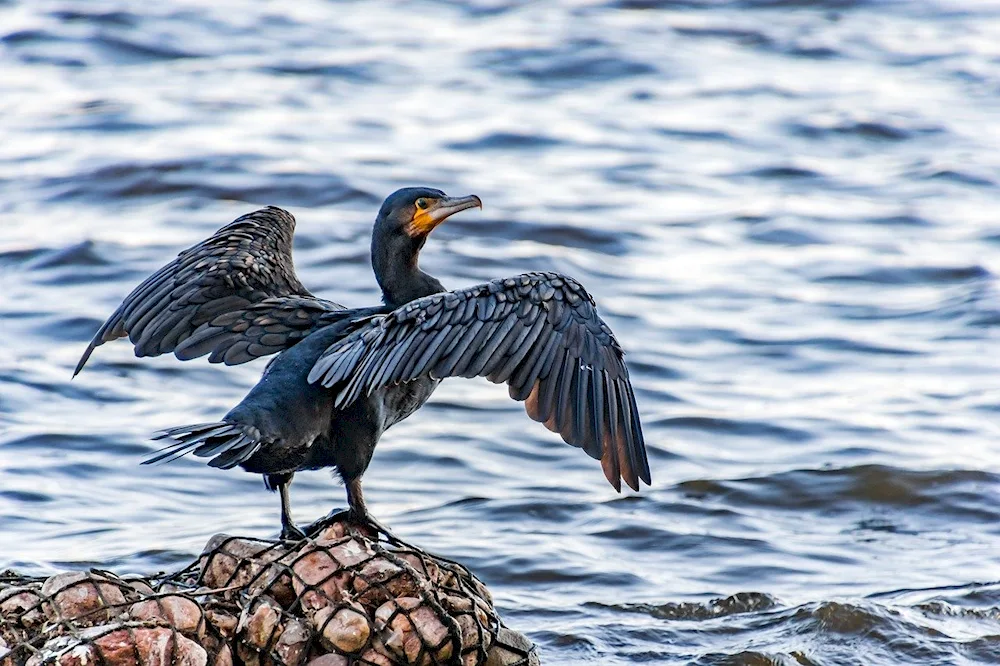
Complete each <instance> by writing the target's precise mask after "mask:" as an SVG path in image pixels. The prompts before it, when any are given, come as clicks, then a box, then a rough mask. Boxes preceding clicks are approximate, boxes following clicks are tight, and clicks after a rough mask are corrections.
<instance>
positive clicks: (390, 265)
mask: <svg viewBox="0 0 1000 666" xmlns="http://www.w3.org/2000/svg"><path fill="white" fill-rule="evenodd" d="M476 207H478V208H482V207H483V202H482V201H480V200H479V197H477V196H476V195H475V194H470V195H469V196H467V197H449V196H448V195H447V194H445V193H444V192H442V191H441V190H433V189H431V188H429V187H404V188H403V189H401V190H396V191H395V192H393V193H392V194H390V195H389V197H388V198H387V199H386V200H385V201H384V202H383V203H382V208H381V209H380V210H379V212H378V218H376V220H375V230H374V233H372V268H373V269H374V270H375V279H377V280H378V283H379V286H380V287H382V299H383V300H384V301H385V302H386V304H388V305H394V306H399V305H401V304H403V303H408V302H409V301H411V300H413V299H414V298H420V297H421V296H427V295H429V294H434V293H437V292H439V291H443V290H444V287H443V286H441V283H440V282H438V281H437V280H436V279H434V278H433V277H431V276H430V275H427V274H426V273H424V272H423V271H421V270H420V269H419V268H418V267H417V257H418V255H419V254H420V249H421V248H422V247H423V246H424V242H426V241H427V236H428V235H429V234H430V233H431V231H432V230H433V229H434V227H436V226H437V225H439V224H441V223H442V222H444V221H445V220H446V219H448V218H449V217H451V216H452V215H454V214H455V213H458V212H459V211H463V210H466V209H469V208H476Z"/></svg>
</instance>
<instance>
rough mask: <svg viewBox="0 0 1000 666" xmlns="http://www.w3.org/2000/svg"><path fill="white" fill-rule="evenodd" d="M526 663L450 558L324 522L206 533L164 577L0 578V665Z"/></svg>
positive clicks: (522, 647) (479, 591)
mask: <svg viewBox="0 0 1000 666" xmlns="http://www.w3.org/2000/svg"><path fill="white" fill-rule="evenodd" d="M355 664H357V665H369V666H445V665H456V666H528V665H529V664H538V658H537V656H536V655H535V651H534V646H533V645H532V644H531V642H530V641H529V640H528V639H527V638H525V637H524V636H523V635H521V634H518V633H517V632H514V631H512V630H510V629H508V628H506V627H504V626H503V625H502V624H501V622H500V619H499V617H498V616H497V613H496V611H495V610H494V608H493V603H492V597H491V595H490V593H489V591H488V590H487V589H486V587H485V586H484V585H483V584H482V583H481V582H480V581H479V580H478V579H476V577H475V576H473V575H472V574H471V573H470V572H469V570H468V569H466V568H465V567H463V566H462V565H460V564H457V563H455V562H452V561H450V560H446V559H444V558H441V557H436V556H434V555H431V554H429V553H427V552H425V551H423V550H420V549H419V548H416V547H414V546H411V545H408V544H406V543H403V542H401V541H398V540H396V539H391V538H386V537H381V538H380V537H379V535H377V534H376V533H375V532H373V531H368V530H363V529H361V528H358V527H355V526H353V525H351V524H348V523H344V522H333V523H331V524H329V525H328V526H326V527H324V528H323V529H322V530H320V531H318V533H317V534H316V535H315V536H314V537H312V538H310V539H306V540H303V541H300V542H296V543H290V542H275V541H266V540H260V539H247V538H239V537H231V536H227V535H223V534H220V535H217V536H215V537H213V538H212V539H211V540H210V541H209V542H208V545H207V546H206V547H205V550H204V552H203V553H202V555H201V556H200V557H199V558H198V560H197V561H196V562H194V563H192V564H191V565H190V566H188V567H186V568H185V569H183V570H181V571H178V572H176V573H173V574H165V575H157V576H153V577H150V578H139V577H120V576H116V575H115V574H112V573H110V572H107V571H100V570H96V569H93V570H91V571H89V572H72V573H62V574H58V575H55V576H51V577H49V578H31V577H25V576H20V575H17V574H14V573H11V572H6V573H4V574H0V666H352V665H355Z"/></svg>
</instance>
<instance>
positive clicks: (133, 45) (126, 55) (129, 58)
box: [89, 34, 201, 65]
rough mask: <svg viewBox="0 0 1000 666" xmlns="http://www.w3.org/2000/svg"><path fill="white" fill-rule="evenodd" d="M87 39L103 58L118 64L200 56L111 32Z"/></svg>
mask: <svg viewBox="0 0 1000 666" xmlns="http://www.w3.org/2000/svg"><path fill="white" fill-rule="evenodd" d="M89 41H90V43H92V44H93V45H94V46H95V47H97V50H98V52H99V53H101V54H102V55H103V56H104V57H105V58H107V59H109V60H111V61H112V62H114V63H115V64H118V65H136V64H147V63H152V62H159V61H165V60H180V59H182V58H197V57H200V56H201V54H198V53H192V52H190V51H184V50H181V49H179V48H177V47H171V46H170V45H168V44H165V43H163V42H156V43H145V42H140V41H136V40H133V39H127V38H125V37H123V36H120V35H113V34H98V35H97V36H95V37H93V38H91V39H90V40H89Z"/></svg>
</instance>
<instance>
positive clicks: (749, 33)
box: [674, 26, 773, 46]
mask: <svg viewBox="0 0 1000 666" xmlns="http://www.w3.org/2000/svg"><path fill="white" fill-rule="evenodd" d="M674 32H676V33H677V34H679V35H684V36H685V37H701V38H704V37H709V38H714V39H725V40H728V41H732V42H735V43H737V44H739V45H741V46H766V45H769V44H772V43H773V40H772V39H771V38H770V37H768V36H767V35H765V34H764V33H763V32H760V31H758V30H751V29H748V28H713V27H704V28H703V27H687V26H675V27H674Z"/></svg>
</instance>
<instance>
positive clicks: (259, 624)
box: [240, 597, 281, 650]
mask: <svg viewBox="0 0 1000 666" xmlns="http://www.w3.org/2000/svg"><path fill="white" fill-rule="evenodd" d="M280 624H281V609H280V607H279V606H278V604H277V602H275V601H272V600H271V599H268V598H267V597H261V598H260V599H259V601H258V603H257V606H256V608H254V610H253V612H251V613H245V614H244V615H243V617H241V618H240V631H241V632H242V634H241V635H242V638H243V641H244V642H245V643H246V644H247V645H249V646H250V647H252V648H254V649H257V650H270V649H271V647H272V646H274V644H275V643H276V642H277V638H278V632H280V631H281V629H280Z"/></svg>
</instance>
